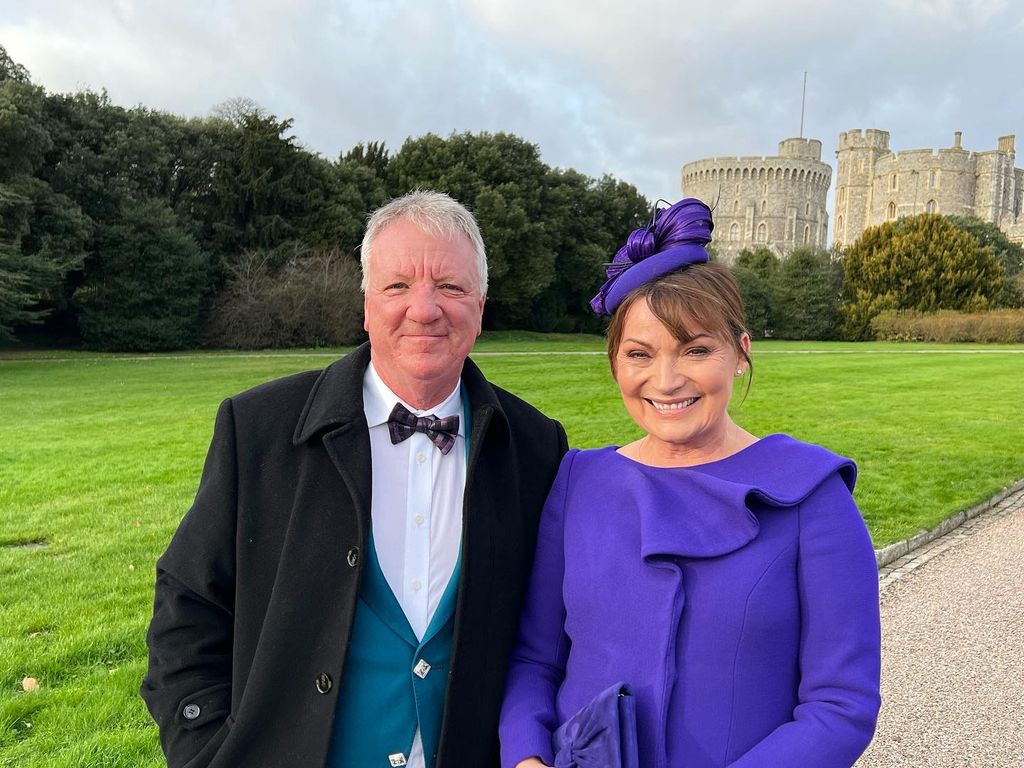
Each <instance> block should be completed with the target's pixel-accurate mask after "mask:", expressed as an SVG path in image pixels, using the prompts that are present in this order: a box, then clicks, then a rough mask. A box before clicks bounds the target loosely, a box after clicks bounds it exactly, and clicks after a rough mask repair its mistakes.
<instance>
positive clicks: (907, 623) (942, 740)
mask: <svg viewBox="0 0 1024 768" xmlns="http://www.w3.org/2000/svg"><path fill="white" fill-rule="evenodd" d="M880 586H881V588H882V592H881V605H882V711H881V713H880V715H879V720H878V729H877V732H876V734H875V739H874V741H873V742H872V744H871V746H870V747H869V748H868V750H867V752H865V753H864V755H863V756H862V757H861V759H860V760H859V761H858V762H857V768H895V767H896V766H899V767H900V768H902V767H904V766H921V767H922V768H947V767H948V768H990V767H991V768H1024V491H1019V492H1017V493H1015V494H1014V495H1012V496H1010V497H1008V498H1006V499H1005V500H1003V502H1001V503H1000V504H999V505H997V506H996V507H995V508H993V509H992V510H991V511H990V512H987V513H985V514H983V515H981V516H979V517H977V518H975V519H973V520H970V521H968V522H967V523H965V524H964V525H963V526H961V527H960V528H957V529H956V530H955V531H954V532H952V533H950V534H947V535H946V536H944V537H943V538H941V539H939V540H938V541H936V542H933V543H932V544H931V545H928V546H926V547H924V548H922V549H921V550H919V551H917V552H912V553H911V554H910V555H908V556H907V557H905V558H903V559H902V560H899V561H897V562H896V563H894V564H893V569H892V570H891V571H886V570H883V572H882V575H881V580H880Z"/></svg>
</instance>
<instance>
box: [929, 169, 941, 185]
mask: <svg viewBox="0 0 1024 768" xmlns="http://www.w3.org/2000/svg"><path fill="white" fill-rule="evenodd" d="M928 186H929V187H931V188H932V189H938V186H939V172H938V171H929V172H928Z"/></svg>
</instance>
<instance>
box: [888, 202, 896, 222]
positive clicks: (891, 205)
mask: <svg viewBox="0 0 1024 768" xmlns="http://www.w3.org/2000/svg"><path fill="white" fill-rule="evenodd" d="M886 218H888V219H889V220H890V221H892V220H893V219H895V218H896V203H889V210H888V211H887V212H886Z"/></svg>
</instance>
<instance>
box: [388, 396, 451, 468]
mask: <svg viewBox="0 0 1024 768" xmlns="http://www.w3.org/2000/svg"><path fill="white" fill-rule="evenodd" d="M388 432H389V433H391V443H392V445H394V444H397V443H400V442H402V441H403V440H405V439H407V438H408V437H410V436H411V435H412V433H413V432H422V433H423V434H425V435H426V436H427V437H429V438H430V440H431V442H433V444H434V445H436V446H437V450H439V451H440V452H441V453H442V454H445V455H447V454H448V451H450V450H451V449H452V446H453V445H455V436H456V435H457V434H459V417H458V416H445V417H444V418H443V419H439V418H437V416H417V415H416V414H415V413H413V412H412V411H410V410H409V409H408V408H406V407H405V406H404V405H402V404H401V403H395V407H394V408H393V409H392V410H391V415H390V416H388Z"/></svg>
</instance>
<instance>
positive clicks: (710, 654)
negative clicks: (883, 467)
mask: <svg viewBox="0 0 1024 768" xmlns="http://www.w3.org/2000/svg"><path fill="white" fill-rule="evenodd" d="M855 479H856V467H855V466H854V464H853V462H851V461H850V460H848V459H844V458H842V457H840V456H836V455H835V454H832V453H830V452H828V451H826V450H825V449H823V448H819V447H817V446H813V445H808V444H806V443H801V442H799V441H797V440H794V439H793V438H790V437H787V436H786V435H769V436H768V437H765V438H763V439H761V440H759V441H758V442H756V443H754V444H753V445H751V446H750V447H748V448H746V449H744V450H742V451H740V452H739V453H737V454H735V455H733V456H730V457H728V458H726V459H722V460H720V461H715V462H711V463H709V464H703V465H700V466H695V467H678V468H669V469H666V468H656V467H649V466H647V465H644V464H640V463H637V462H635V461H633V460H631V459H628V458H626V457H624V456H622V455H621V454H619V453H617V451H616V449H615V447H614V446H612V447H607V448H600V449H596V450H589V451H579V450H573V451H570V452H569V453H568V454H566V456H565V457H564V459H563V460H562V465H561V467H560V469H559V472H558V476H557V478H556V479H555V483H554V485H553V487H552V489H551V494H550V496H549V497H548V501H547V504H546V506H545V508H544V513H543V517H542V519H541V526H540V533H539V538H538V545H537V554H536V559H535V562H534V566H533V574H532V577H531V583H530V590H529V592H528V594H527V599H526V604H525V606H524V609H523V614H522V619H521V626H520V638H519V642H518V644H517V646H516V648H515V649H514V651H513V654H512V660H511V666H510V669H509V676H508V683H507V688H506V692H505V702H504V706H503V710H502V715H501V725H500V735H501V742H502V765H503V766H505V768H511V767H512V766H514V765H515V764H516V763H517V762H518V761H519V760H522V759H524V758H526V757H529V756H531V755H539V756H540V757H541V759H542V760H544V761H545V762H547V763H548V764H551V762H552V754H551V732H552V731H553V730H554V729H555V728H557V726H558V725H559V723H561V722H564V721H565V720H566V719H567V718H569V717H571V716H572V715H573V713H575V712H576V711H577V710H578V709H579V708H580V707H581V706H583V705H584V704H586V703H587V702H588V701H589V700H590V699H591V698H593V697H594V696H595V695H596V694H598V693H600V692H601V691H603V690H605V689H606V688H607V687H609V686H610V685H612V684H613V683H615V682H618V681H623V682H625V683H626V684H627V685H629V686H630V688H631V689H632V691H633V694H634V695H635V697H636V709H637V720H638V730H639V750H640V764H641V765H642V766H644V767H645V768H654V767H655V766H658V767H659V768H661V767H662V766H665V767H671V768H676V767H677V766H678V767H680V768H711V767H712V766H714V767H715V768H720V767H721V766H730V768H771V767H772V766H780V767H781V766H787V767H788V766H809V767H812V768H848V767H849V766H851V765H853V763H854V761H855V760H856V759H857V756H858V755H860V753H861V752H862V751H863V750H864V748H865V747H866V746H867V744H868V742H870V740H871V735H872V733H873V732H874V727H875V718H876V715H877V713H878V707H879V689H878V685H879V671H880V670H879V668H880V629H879V616H878V572H877V569H876V565H875V558H874V552H873V550H872V547H871V541H870V539H869V538H868V534H867V530H866V529H865V526H864V521H863V520H862V518H861V516H860V513H859V512H858V510H857V507H856V505H855V504H854V502H853V498H852V497H851V495H850V492H851V491H852V489H853V485H854V482H855Z"/></svg>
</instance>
